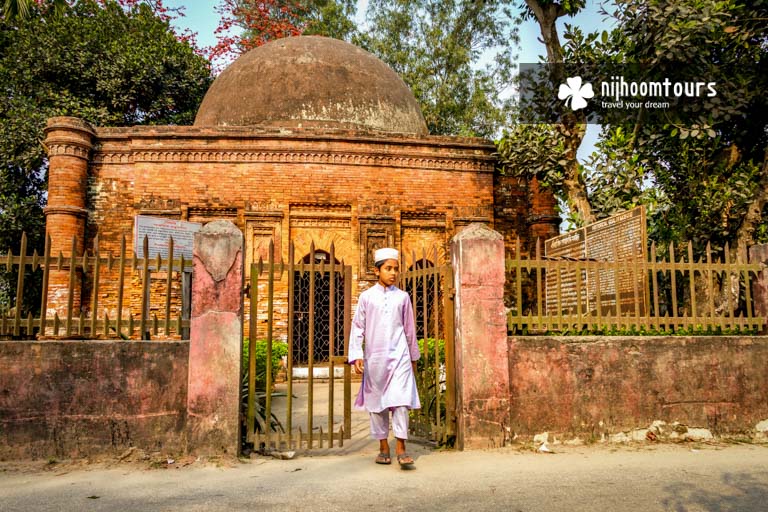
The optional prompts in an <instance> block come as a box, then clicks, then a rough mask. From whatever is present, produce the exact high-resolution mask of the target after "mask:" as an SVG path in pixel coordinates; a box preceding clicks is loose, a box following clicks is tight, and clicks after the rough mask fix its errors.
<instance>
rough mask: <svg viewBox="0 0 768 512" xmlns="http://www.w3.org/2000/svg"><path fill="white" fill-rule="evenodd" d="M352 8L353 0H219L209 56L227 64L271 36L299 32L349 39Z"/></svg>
mask: <svg viewBox="0 0 768 512" xmlns="http://www.w3.org/2000/svg"><path fill="white" fill-rule="evenodd" d="M355 7H356V2H355V1H354V0H222V1H221V4H220V5H219V6H218V8H217V10H218V11H219V13H220V14H221V16H222V17H221V22H220V23H219V26H218V27H217V28H216V34H217V37H218V43H217V44H216V45H215V46H213V48H210V49H209V54H210V59H211V61H213V62H216V63H218V62H223V63H227V62H229V61H231V60H232V59H233V58H235V57H236V56H237V55H240V54H241V53H245V52H246V51H248V50H250V49H252V48H256V47H257V46H261V45H263V44H265V43H268V42H269V41H272V40H274V39H279V38H281V37H290V36H298V35H301V34H307V35H323V36H327V37H334V38H336V39H349V38H350V37H351V35H352V34H353V33H354V32H355V25H354V23H353V22H352V17H353V15H354V12H355ZM233 29H234V30H235V31H239V32H236V33H232V30H233Z"/></svg>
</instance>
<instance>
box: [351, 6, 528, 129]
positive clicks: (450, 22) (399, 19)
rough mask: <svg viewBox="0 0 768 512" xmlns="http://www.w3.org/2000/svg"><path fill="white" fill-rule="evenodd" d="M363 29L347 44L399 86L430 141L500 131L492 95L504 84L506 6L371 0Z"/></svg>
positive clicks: (508, 41) (508, 62)
mask: <svg viewBox="0 0 768 512" xmlns="http://www.w3.org/2000/svg"><path fill="white" fill-rule="evenodd" d="M367 22H368V27H369V28H368V30H367V31H365V32H364V33H363V34H361V35H359V36H358V37H356V38H354V42H355V43H356V44H359V45H360V46H362V47H363V48H365V49H367V50H369V51H370V52H372V53H373V54H375V55H376V56H378V57H379V58H381V59H382V60H383V61H384V62H386V63H387V64H389V65H390V66H391V67H392V68H393V69H394V70H395V71H396V72H397V73H398V74H399V75H400V76H401V77H402V78H403V80H404V81H405V83H406V84H408V86H409V87H410V88H411V90H412V91H413V93H414V95H415V96H416V99H417V100H418V101H419V104H420V106H421V110H422V113H423V114H424V117H425V119H426V121H427V126H428V128H429V130H430V132H431V133H433V134H436V135H466V136H470V135H471V136H483V137H493V136H494V135H495V134H496V133H497V132H498V130H499V129H500V128H501V127H502V126H505V125H507V124H508V119H509V118H508V115H509V103H508V101H505V100H502V99H501V98H500V93H501V91H503V90H504V89H505V88H507V87H508V86H509V85H510V84H511V75H512V69H513V68H512V48H513V46H512V45H513V44H515V43H516V41H517V32H516V28H515V27H514V26H513V24H512V15H511V12H510V10H509V6H508V5H507V4H506V2H499V1H485V2H474V1H471V0H418V1H410V2H405V1H402V0H371V1H370V2H369V3H368V11H367ZM484 54H485V55H486V56H488V55H491V58H490V60H489V64H487V65H486V66H485V68H482V69H481V68H480V67H479V63H480V60H481V57H482V56H483V55H484Z"/></svg>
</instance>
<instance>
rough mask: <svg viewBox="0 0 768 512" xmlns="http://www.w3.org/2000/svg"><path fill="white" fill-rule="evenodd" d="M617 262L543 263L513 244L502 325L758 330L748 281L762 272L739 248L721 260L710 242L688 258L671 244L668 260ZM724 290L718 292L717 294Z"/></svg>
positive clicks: (537, 329)
mask: <svg viewBox="0 0 768 512" xmlns="http://www.w3.org/2000/svg"><path fill="white" fill-rule="evenodd" d="M650 254H651V256H650V257H645V258H637V259H631V260H628V261H619V260H618V258H614V259H613V261H602V260H569V259H547V258H544V257H542V254H541V244H540V243H537V245H536V250H535V255H534V256H533V257H529V258H526V257H524V256H522V253H521V248H520V241H519V240H518V241H517V244H516V248H515V255H514V257H512V258H508V259H507V260H506V269H507V286H508V288H507V294H506V295H507V299H508V300H509V301H511V304H508V305H509V306H511V307H510V308H509V312H508V315H507V326H508V329H509V330H510V331H511V332H516V333H530V334H536V333H545V332H563V333H565V332H567V333H584V334H588V333H612V332H616V333H617V334H619V333H621V334H632V333H634V332H637V333H643V332H645V333H677V332H679V333H699V332H701V333H718V332H729V331H735V332H760V331H763V330H764V329H765V328H766V324H767V319H766V318H765V317H760V316H756V315H755V312H754V304H753V297H752V283H753V282H754V280H755V279H756V278H757V276H758V273H760V272H764V271H765V266H763V265H761V264H758V263H755V264H750V263H747V261H746V260H747V258H746V250H744V249H743V248H741V249H740V250H739V251H737V256H736V258H735V259H732V258H731V257H730V256H729V255H730V251H729V248H728V247H727V246H726V247H725V250H724V252H723V256H722V259H721V260H718V259H713V255H712V251H711V249H710V246H709V244H708V245H707V249H706V251H705V254H704V257H703V258H701V259H699V260H698V261H696V260H695V258H694V255H693V245H692V244H691V243H690V242H689V243H688V244H687V250H685V251H680V250H679V249H678V248H676V247H675V246H674V244H670V245H669V247H668V259H666V258H661V259H659V258H658V257H657V256H656V254H657V249H656V245H655V244H652V246H651V250H650ZM723 290H724V291H723Z"/></svg>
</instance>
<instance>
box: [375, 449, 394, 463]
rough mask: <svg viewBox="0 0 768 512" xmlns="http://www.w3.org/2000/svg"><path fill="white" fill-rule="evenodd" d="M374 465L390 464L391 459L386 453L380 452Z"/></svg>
mask: <svg viewBox="0 0 768 512" xmlns="http://www.w3.org/2000/svg"><path fill="white" fill-rule="evenodd" d="M376 464H392V457H391V456H390V455H389V454H388V453H386V452H381V453H380V454H378V455H377V456H376Z"/></svg>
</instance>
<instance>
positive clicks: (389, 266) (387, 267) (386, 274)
mask: <svg viewBox="0 0 768 512" xmlns="http://www.w3.org/2000/svg"><path fill="white" fill-rule="evenodd" d="M374 272H375V273H376V277H378V278H379V283H381V284H382V285H383V286H392V285H393V284H395V283H396V282H397V276H398V275H399V274H400V264H399V263H398V262H397V260H386V261H385V262H384V264H383V265H382V266H381V267H379V268H376V269H374Z"/></svg>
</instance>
